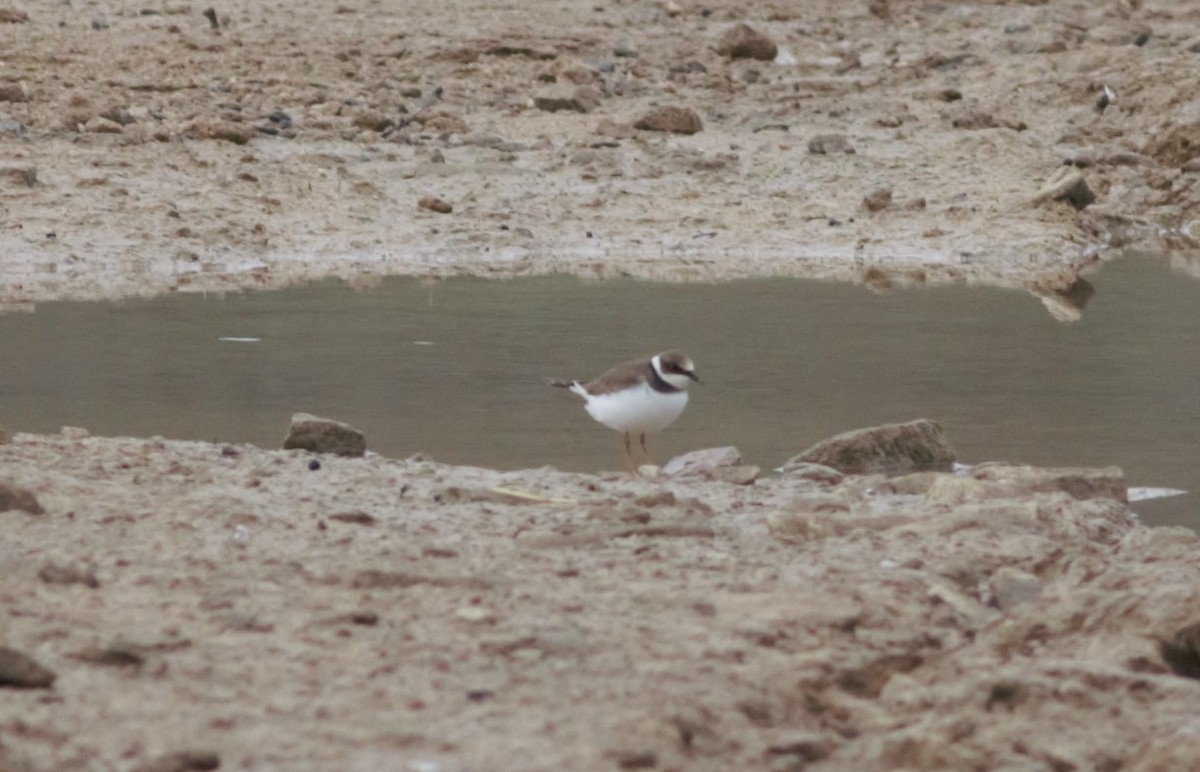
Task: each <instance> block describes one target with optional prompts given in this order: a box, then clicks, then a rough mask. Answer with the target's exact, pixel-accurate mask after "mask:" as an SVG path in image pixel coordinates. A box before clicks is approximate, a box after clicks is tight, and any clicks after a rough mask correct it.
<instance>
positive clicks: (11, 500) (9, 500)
mask: <svg viewBox="0 0 1200 772" xmlns="http://www.w3.org/2000/svg"><path fill="white" fill-rule="evenodd" d="M10 509H19V510H21V511H22V512H28V513H29V514H31V515H41V514H44V513H45V511H46V510H44V509H42V505H41V504H39V503H38V500H37V497H36V496H34V495H33V493H31V492H30V491H27V490H25V489H24V488H18V487H16V486H15V485H6V484H5V483H0V512H7V511H9V510H10Z"/></svg>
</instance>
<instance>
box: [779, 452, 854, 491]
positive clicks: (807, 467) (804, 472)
mask: <svg viewBox="0 0 1200 772" xmlns="http://www.w3.org/2000/svg"><path fill="white" fill-rule="evenodd" d="M778 471H779V473H780V474H782V475H786V476H788V477H798V478H800V479H801V480H812V481H813V482H819V483H824V484H826V485H837V484H838V483H840V482H841V481H842V480H843V479H845V477H846V476H845V475H844V474H842V473H841V472H839V471H838V470H836V469H834V468H833V467H829V466H823V465H822V464H811V463H809V462H807V461H797V460H796V459H795V458H793V459H790V460H788V461H786V462H784V464H783V466H781V467H779V470H778Z"/></svg>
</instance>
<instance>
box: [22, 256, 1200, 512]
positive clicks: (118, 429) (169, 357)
mask: <svg viewBox="0 0 1200 772" xmlns="http://www.w3.org/2000/svg"><path fill="white" fill-rule="evenodd" d="M1089 281H1090V282H1091V283H1092V284H1093V285H1094V288H1095V294H1094V296H1093V297H1091V299H1090V302H1089V303H1088V305H1087V307H1086V310H1085V311H1084V312H1083V314H1082V318H1081V319H1080V320H1079V321H1077V322H1074V323H1069V324H1068V323H1063V322H1060V321H1056V320H1055V318H1054V317H1053V316H1052V315H1051V314H1050V313H1048V312H1047V309H1046V307H1045V306H1044V304H1043V303H1042V302H1041V301H1040V300H1039V299H1038V298H1036V297H1034V296H1032V295H1030V294H1027V293H1023V292H1018V291H1005V290H994V289H979V288H967V287H951V288H938V289H892V290H890V291H887V292H884V293H873V292H871V291H869V290H867V289H864V288H861V287H852V286H846V285H838V284H825V283H817V282H805V281H796V280H761V281H743V282H737V283H732V284H721V285H682V286H681V285H664V284H652V283H641V282H632V281H630V282H612V283H589V282H582V281H579V280H577V279H572V278H555V277H550V278H539V279H527V280H515V281H506V282H493V281H484V280H469V279H463V280H448V281H443V282H438V283H426V282H420V281H417V280H411V279H397V280H388V281H384V282H382V283H381V284H379V285H378V286H376V287H373V288H371V289H367V290H354V289H351V288H349V287H347V286H346V285H344V284H342V283H336V282H329V283H322V284H317V285H312V286H307V287H303V288H299V289H295V290H291V291H286V292H276V293H260V294H246V295H234V296H227V297H224V298H219V297H213V296H209V297H202V296H199V295H188V296H173V297H164V298H159V299H153V300H139V301H129V302H124V303H119V304H109V303H48V304H44V305H41V306H39V307H38V308H37V310H36V312H34V313H31V314H5V315H0V363H3V366H2V368H0V426H4V427H6V428H7V429H8V430H9V431H34V432H53V431H57V430H58V428H59V427H61V426H63V425H73V426H82V427H86V428H87V429H89V430H90V431H91V432H92V433H93V434H104V435H108V434H120V435H147V436H148V435H162V436H167V437H173V438H194V439H204V440H219V441H226V442H251V443H254V444H257V445H262V446H264V447H275V446H278V445H279V443H280V441H281V440H282V437H283V434H284V432H285V430H286V427H287V423H288V418H289V416H290V415H291V413H293V412H295V411H307V412H312V413H317V414H321V415H326V416H331V417H336V418H338V419H341V420H345V421H348V422H350V423H352V424H354V425H356V426H358V427H360V428H362V429H363V430H365V432H366V433H367V437H368V443H369V445H370V446H371V448H372V449H374V450H376V451H377V452H379V453H382V454H385V455H389V456H406V455H409V454H411V453H415V452H418V451H420V452H425V453H428V454H430V455H431V456H433V457H434V458H436V459H438V460H440V461H446V462H452V463H463V464H476V465H486V466H495V467H500V468H519V467H529V466H541V465H545V464H552V465H554V466H558V467H560V468H564V469H574V470H589V471H594V470H600V469H617V468H620V455H619V445H618V442H619V438H618V436H617V435H616V434H615V433H613V432H610V431H609V430H607V429H604V428H603V427H600V426H599V425H597V424H594V423H593V422H592V421H591V420H590V419H589V418H588V417H587V415H586V414H585V413H584V411H583V410H582V408H581V407H580V406H579V405H578V404H577V403H576V402H575V401H574V399H573V398H572V396H571V395H570V394H568V393H566V392H563V391H561V390H556V389H551V388H548V387H546V386H545V385H544V383H545V381H546V380H547V379H548V378H551V377H586V376H590V375H594V374H596V373H598V372H599V371H600V370H602V369H604V368H605V367H606V366H608V365H609V364H612V363H615V362H617V361H620V360H622V359H624V358H628V357H630V356H635V355H641V354H649V353H653V352H654V351H656V350H659V349H662V348H666V347H669V346H678V347H680V348H684V349H686V350H687V351H688V352H689V353H690V354H691V355H692V357H693V358H694V359H695V361H696V363H697V366H698V368H699V371H700V373H701V376H702V378H703V380H704V383H702V384H701V385H699V386H696V387H694V388H693V390H692V402H691V405H690V406H689V407H688V410H687V411H686V412H685V413H684V415H683V417H682V418H681V419H680V420H679V421H678V422H677V423H676V424H675V425H674V426H672V427H671V428H670V429H668V430H667V431H666V432H665V433H664V434H663V435H661V436H660V437H658V438H657V439H656V440H655V441H654V442H652V450H655V451H656V453H655V455H656V456H657V457H658V458H659V460H660V461H661V460H665V459H667V458H669V457H670V456H671V455H672V454H675V453H679V452H682V451H686V450H690V449H694V448H700V447H707V446H713V445H726V444H732V445H736V446H737V447H738V448H740V449H741V450H742V452H743V454H744V455H745V456H746V457H747V459H748V460H750V461H752V462H754V463H758V464H760V465H762V466H764V467H771V466H775V465H777V464H779V463H781V462H782V461H784V460H785V459H787V458H788V457H789V456H791V455H793V454H794V453H796V452H798V451H800V450H802V449H803V448H805V447H807V446H808V445H810V444H812V443H813V442H816V441H817V440H819V439H821V438H823V437H826V436H828V435H831V434H834V433H837V432H840V431H844V430H846V429H850V428H855V427H861V426H869V425H872V424H877V423H882V422H888V421H899V420H906V419H910V418H916V417H929V418H933V419H936V420H939V421H940V422H942V424H943V425H944V426H945V427H946V428H947V430H948V431H949V432H950V436H951V438H952V439H953V441H954V442H955V445H956V446H957V448H958V451H959V455H960V457H961V458H962V459H963V460H964V461H966V462H975V461H984V460H998V459H1003V460H1011V461H1022V462H1029V463H1035V464H1042V465H1108V464H1118V465H1120V466H1122V467H1124V468H1125V470H1126V472H1127V475H1128V477H1129V479H1130V482H1131V484H1133V485H1144V486H1168V487H1177V488H1185V489H1188V490H1192V491H1200V464H1198V463H1197V455H1198V453H1197V450H1198V449H1200V385H1198V384H1200V313H1198V312H1197V309H1200V281H1198V280H1196V279H1194V278H1191V277H1190V276H1187V275H1185V274H1183V273H1179V272H1175V271H1172V270H1170V269H1169V268H1168V267H1167V266H1166V264H1165V263H1164V262H1162V261H1155V260H1151V259H1147V258H1126V259H1123V260H1119V261H1116V262H1114V263H1112V264H1110V265H1108V266H1106V267H1105V268H1104V269H1103V270H1101V271H1099V272H1098V273H1096V274H1095V275H1093V276H1091V277H1089ZM1068 310H1069V308H1068ZM1060 315H1062V314H1061V311H1060ZM1197 501H1198V499H1197V498H1196V497H1195V496H1192V495H1189V496H1183V497H1177V498H1174V499H1164V500H1160V501H1154V502H1146V503H1144V504H1140V505H1139V506H1138V507H1137V509H1138V510H1139V511H1141V512H1142V513H1143V515H1144V516H1145V517H1146V518H1147V519H1148V520H1150V521H1152V522H1159V523H1164V522H1180V523H1187V524H1189V525H1192V526H1197V525H1200V505H1198V504H1197V503H1196V502H1197Z"/></svg>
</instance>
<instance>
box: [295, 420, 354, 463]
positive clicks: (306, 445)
mask: <svg viewBox="0 0 1200 772" xmlns="http://www.w3.org/2000/svg"><path fill="white" fill-rule="evenodd" d="M283 449H284V450H307V451H311V452H313V453H333V454H335V455H338V456H350V457H356V458H357V457H361V456H362V455H363V454H364V453H366V451H367V440H366V438H365V437H364V436H363V433H362V432H360V431H359V430H358V429H355V428H354V427H352V426H350V425H349V424H345V423H342V422H340V421H333V420H331V419H328V418H319V417H317V416H315V415H309V414H308V413H296V414H295V415H293V416H292V425H291V428H290V429H289V430H288V435H287V438H286V439H284V441H283Z"/></svg>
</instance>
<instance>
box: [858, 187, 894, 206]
mask: <svg viewBox="0 0 1200 772" xmlns="http://www.w3.org/2000/svg"><path fill="white" fill-rule="evenodd" d="M862 204H863V208H864V209H866V210H867V211H868V212H881V211H883V210H884V209H887V208H888V207H889V206H891V205H892V189H891V188H876V189H875V190H872V191H871V192H870V193H868V194H867V195H865V196H863V200H862Z"/></svg>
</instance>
